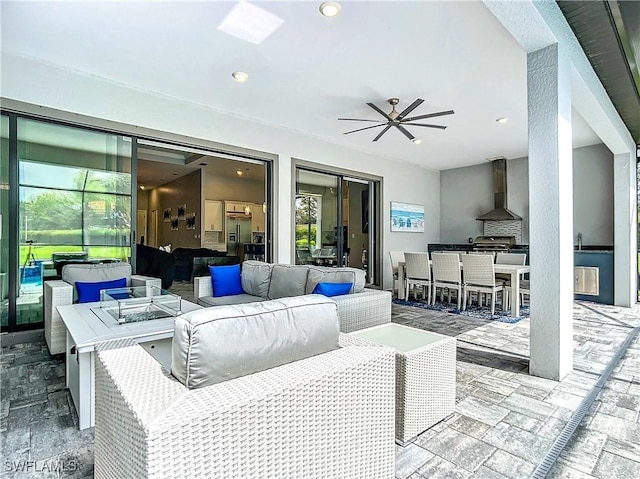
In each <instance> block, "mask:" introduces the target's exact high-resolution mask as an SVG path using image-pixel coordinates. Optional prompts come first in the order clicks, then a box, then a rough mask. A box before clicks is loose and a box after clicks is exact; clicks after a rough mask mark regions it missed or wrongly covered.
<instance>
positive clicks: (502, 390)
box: [0, 303, 640, 479]
mask: <svg viewBox="0 0 640 479" xmlns="http://www.w3.org/2000/svg"><path fill="white" fill-rule="evenodd" d="M574 319H575V321H574V347H575V351H574V371H573V372H572V373H571V374H569V375H568V376H567V378H565V379H564V380H563V381H562V382H559V383H558V382H554V381H549V380H545V379H541V378H537V377H533V376H529V375H528V357H527V356H528V342H529V321H528V320H524V321H521V322H520V323H517V324H506V323H499V322H495V321H482V320H477V319H472V318H465V317H462V316H458V315H452V314H447V313H441V312H437V311H430V310H425V309H418V308H411V307H406V306H398V305H394V306H393V321H394V322H397V323H401V324H407V325H411V326H414V327H419V328H423V329H427V330H430V331H434V332H439V333H441V334H447V335H450V336H455V337H456V338H457V339H458V361H457V399H456V402H457V405H456V411H455V413H454V414H453V415H452V416H450V417H449V418H447V419H446V420H445V421H443V422H441V423H439V424H437V425H436V426H434V427H432V428H431V429H429V430H427V431H425V432H424V433H422V434H421V435H419V436H418V437H417V438H415V439H414V440H413V441H411V442H409V443H408V444H405V445H404V446H403V447H401V446H396V478H399V479H406V478H411V479H417V478H429V479H436V478H447V479H450V478H505V477H506V478H514V479H515V478H526V477H529V476H530V475H531V473H532V472H533V471H534V469H535V467H536V466H537V464H538V463H539V462H540V460H541V459H542V458H543V457H544V455H545V454H546V452H547V450H548V449H549V447H550V446H551V445H552V443H553V441H554V440H555V438H556V437H557V435H558V434H559V432H560V431H561V430H562V428H563V427H564V425H565V424H566V423H567V421H568V420H569V418H570V416H571V414H572V413H573V411H574V410H575V409H576V408H577V407H578V405H579V404H580V402H581V401H582V399H583V398H584V397H585V395H586V394H587V392H588V391H589V389H590V388H591V387H592V386H593V385H594V384H595V382H596V381H597V379H598V377H599V374H600V373H601V372H602V371H603V370H604V369H605V367H606V364H607V363H608V361H609V360H610V359H611V358H612V357H613V355H614V354H615V351H616V350H617V349H618V347H619V346H620V344H621V343H622V342H623V341H624V339H625V337H626V336H627V334H628V333H629V332H630V331H632V328H633V327H637V326H640V306H636V307H634V308H632V309H625V308H616V307H613V306H604V305H595V304H592V303H575V306H574ZM0 361H1V364H2V378H1V380H2V383H1V386H2V390H1V408H0V424H1V433H2V451H3V461H4V462H3V467H2V472H0V477H2V478H5V477H7V478H8V477H18V478H29V477H38V478H43V477H92V475H93V430H92V429H88V430H85V431H78V429H77V415H76V412H75V408H74V406H73V404H72V402H71V399H70V396H69V393H68V391H67V390H65V389H64V360H63V358H62V357H51V356H50V355H49V354H48V351H47V348H46V345H45V343H44V341H40V342H33V343H26V344H19V345H15V346H3V347H2V357H1V360H0ZM29 461H32V462H29ZM19 467H22V469H23V471H22V472H16V471H15V469H16V468H19ZM56 468H57V469H58V470H57V471H56V470H54V469H56ZM43 469H44V470H43ZM549 477H551V478H577V479H584V478H592V477H597V478H603V479H613V478H629V479H630V478H638V477H640V336H639V337H636V338H635V340H634V341H633V342H632V344H631V346H630V348H629V349H628V351H627V353H626V354H625V355H624V356H623V357H622V359H621V361H620V363H619V364H618V366H617V367H616V368H615V371H614V374H613V375H612V377H611V378H610V380H609V381H608V382H607V383H606V384H605V387H604V388H603V390H602V392H601V393H600V394H599V396H598V397H597V400H596V402H595V403H594V404H593V407H592V408H591V410H590V411H589V412H588V414H587V416H586V417H585V419H584V421H583V422H582V424H581V425H580V427H579V428H578V430H577V433H576V435H575V436H574V438H573V439H572V440H571V441H570V443H569V444H568V447H567V448H566V449H565V450H564V452H563V453H562V455H561V457H560V458H559V460H558V462H557V463H556V465H555V466H554V468H553V469H552V471H551V473H550V475H549Z"/></svg>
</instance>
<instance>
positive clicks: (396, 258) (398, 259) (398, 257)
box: [389, 251, 404, 291]
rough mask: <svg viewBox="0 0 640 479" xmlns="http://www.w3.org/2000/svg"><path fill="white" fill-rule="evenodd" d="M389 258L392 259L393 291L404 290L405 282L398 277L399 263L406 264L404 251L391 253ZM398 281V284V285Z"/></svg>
mask: <svg viewBox="0 0 640 479" xmlns="http://www.w3.org/2000/svg"><path fill="white" fill-rule="evenodd" d="M389 258H390V259H391V272H392V275H393V287H392V289H393V290H398V291H400V289H402V290H404V284H403V283H404V282H403V281H401V278H400V277H399V275H398V263H404V251H389ZM396 281H397V282H398V283H397V285H396Z"/></svg>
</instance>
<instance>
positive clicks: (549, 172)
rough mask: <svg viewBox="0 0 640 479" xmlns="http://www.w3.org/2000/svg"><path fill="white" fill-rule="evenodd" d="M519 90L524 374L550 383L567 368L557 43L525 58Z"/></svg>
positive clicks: (569, 190) (567, 172) (569, 237)
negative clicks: (523, 111)
mask: <svg viewBox="0 0 640 479" xmlns="http://www.w3.org/2000/svg"><path fill="white" fill-rule="evenodd" d="M527 90H528V98H527V101H528V110H529V113H528V119H529V251H530V263H531V340H530V366H529V372H530V374H532V375H534V376H541V377H544V378H548V379H554V380H556V381H558V380H561V379H562V378H564V377H565V376H566V375H567V374H568V373H569V372H571V370H572V368H573V342H572V340H573V186H572V185H573V172H572V161H573V160H572V138H571V79H570V63H569V61H568V60H567V59H566V57H565V56H564V55H563V52H562V49H561V47H560V46H559V45H558V44H553V45H550V46H548V47H545V48H542V49H539V50H536V51H533V52H531V53H528V54H527Z"/></svg>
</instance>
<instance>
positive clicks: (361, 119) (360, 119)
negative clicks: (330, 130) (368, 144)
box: [338, 118, 386, 123]
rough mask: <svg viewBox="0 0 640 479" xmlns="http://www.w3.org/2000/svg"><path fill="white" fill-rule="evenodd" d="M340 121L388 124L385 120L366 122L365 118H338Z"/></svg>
mask: <svg viewBox="0 0 640 479" xmlns="http://www.w3.org/2000/svg"><path fill="white" fill-rule="evenodd" d="M338 120H346V121H372V122H375V123H386V121H384V120H365V119H364V118H338Z"/></svg>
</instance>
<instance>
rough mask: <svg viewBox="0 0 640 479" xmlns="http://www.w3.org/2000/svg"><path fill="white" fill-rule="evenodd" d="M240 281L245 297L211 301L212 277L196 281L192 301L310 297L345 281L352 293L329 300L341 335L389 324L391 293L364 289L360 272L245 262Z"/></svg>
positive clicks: (240, 301) (239, 301)
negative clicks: (323, 286)
mask: <svg viewBox="0 0 640 479" xmlns="http://www.w3.org/2000/svg"><path fill="white" fill-rule="evenodd" d="M241 279H242V289H243V291H244V294H239V295H235V296H222V297H214V296H213V287H212V283H211V277H210V276H201V277H196V278H194V282H193V285H194V297H195V300H196V301H197V303H198V304H200V305H202V306H205V307H209V306H222V305H229V304H244V303H250V302H259V301H267V300H270V299H278V298H283V297H292V296H301V295H304V294H311V293H312V291H313V290H314V288H315V287H316V285H317V284H318V283H319V282H329V283H336V282H345V281H347V282H351V283H353V287H352V289H351V292H350V293H349V294H345V295H341V296H334V297H332V298H331V299H332V300H333V301H335V302H336V304H337V305H338V316H339V317H340V331H342V332H343V333H349V332H351V331H357V330H359V329H364V328H369V327H372V326H377V325H379V324H385V323H390V322H391V292H390V291H381V290H376V289H368V288H365V287H364V286H365V272H364V271H362V270H360V269H356V268H348V267H341V268H329V267H321V266H312V265H289V264H271V263H264V262H261V261H245V262H243V263H242V277H241Z"/></svg>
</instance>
